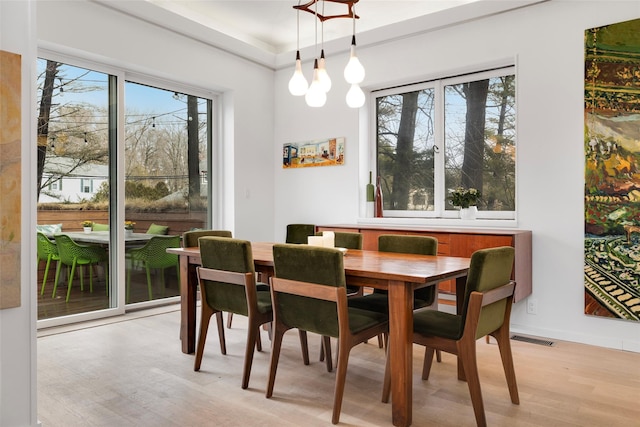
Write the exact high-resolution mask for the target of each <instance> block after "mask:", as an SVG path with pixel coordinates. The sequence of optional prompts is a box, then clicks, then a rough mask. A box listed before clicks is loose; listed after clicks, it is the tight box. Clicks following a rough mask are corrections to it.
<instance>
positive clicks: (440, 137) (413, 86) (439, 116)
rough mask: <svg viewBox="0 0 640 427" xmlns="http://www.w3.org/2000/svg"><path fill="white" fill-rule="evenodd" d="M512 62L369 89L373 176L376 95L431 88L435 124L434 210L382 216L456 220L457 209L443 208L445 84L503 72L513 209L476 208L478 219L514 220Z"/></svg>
mask: <svg viewBox="0 0 640 427" xmlns="http://www.w3.org/2000/svg"><path fill="white" fill-rule="evenodd" d="M516 71H517V68H516V65H515V64H513V63H511V64H505V65H501V66H495V67H491V68H485V69H479V70H478V71H474V72H465V73H462V74H458V75H451V76H445V77H441V78H431V79H429V80H425V81H421V82H414V83H407V84H403V85H396V86H392V87H387V88H381V89H375V90H372V91H371V96H370V99H369V102H370V104H369V106H370V108H369V112H370V114H369V117H370V119H369V132H370V135H371V137H370V138H369V143H368V145H369V165H370V167H369V170H372V171H374V173H375V174H376V176H377V175H378V129H377V122H378V117H377V102H378V98H380V97H384V96H390V95H400V94H403V93H407V92H413V91H419V90H424V89H429V88H433V89H434V92H435V93H434V103H435V105H434V122H435V123H436V125H435V128H434V146H435V147H437V148H436V153H435V155H434V177H433V181H434V209H433V210H432V211H426V210H423V211H419V210H387V209H385V210H384V211H383V217H385V218H390V219H397V220H399V221H403V220H405V219H406V220H412V219H417V220H419V219H425V220H439V219H458V218H459V212H458V211H457V210H451V209H450V210H447V209H446V203H447V201H446V196H447V195H446V194H445V191H446V189H445V153H446V149H445V126H444V120H445V97H444V92H445V87H446V86H451V85H456V84H460V83H465V82H471V81H477V80H483V79H490V78H495V77H500V76H505V75H514V76H515V79H516V81H515V93H516V97H515V109H516V120H515V126H516V129H515V135H516V137H515V140H516V155H515V170H514V177H515V178H514V181H515V182H514V191H515V194H516V196H515V198H516V200H515V210H513V211H486V210H484V211H478V216H477V218H478V219H486V220H512V221H513V220H515V219H516V217H517V207H518V202H517V199H518V196H517V195H518V192H517V188H518V161H517V160H518V156H517V152H518V150H517V141H518V137H517V136H518V130H517V122H518V120H517V111H518V95H517V93H518V77H517V72H516Z"/></svg>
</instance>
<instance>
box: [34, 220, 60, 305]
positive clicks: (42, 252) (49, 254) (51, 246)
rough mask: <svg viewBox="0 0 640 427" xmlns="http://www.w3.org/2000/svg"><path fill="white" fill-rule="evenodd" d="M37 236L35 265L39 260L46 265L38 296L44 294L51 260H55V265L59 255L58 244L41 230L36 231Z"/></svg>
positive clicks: (38, 263)
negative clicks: (36, 259) (36, 260)
mask: <svg viewBox="0 0 640 427" xmlns="http://www.w3.org/2000/svg"><path fill="white" fill-rule="evenodd" d="M37 238H38V262H37V266H39V265H40V261H46V265H45V267H44V275H43V276H42V286H41V287H40V296H42V295H44V287H45V285H46V284H47V276H48V275H49V267H50V266H51V261H56V266H57V263H58V261H60V255H59V254H58V246H57V245H56V244H55V243H53V242H52V241H51V240H49V238H48V237H47V236H46V235H45V234H44V233H41V232H39V231H38V232H37Z"/></svg>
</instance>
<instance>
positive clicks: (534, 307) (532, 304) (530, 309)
mask: <svg viewBox="0 0 640 427" xmlns="http://www.w3.org/2000/svg"><path fill="white" fill-rule="evenodd" d="M527 313H529V314H538V300H537V299H535V298H529V300H528V301H527Z"/></svg>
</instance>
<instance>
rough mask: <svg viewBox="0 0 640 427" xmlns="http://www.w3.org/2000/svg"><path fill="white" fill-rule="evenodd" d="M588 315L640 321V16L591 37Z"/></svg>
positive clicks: (587, 151) (587, 127) (587, 152)
mask: <svg viewBox="0 0 640 427" xmlns="http://www.w3.org/2000/svg"><path fill="white" fill-rule="evenodd" d="M584 100H585V102H584V116H585V129H584V153H585V188H584V191H585V201H584V203H585V240H584V255H585V263H584V285H585V313H586V314H589V315H595V316H604V317H612V318H618V319H626V320H631V321H638V320H640V19H636V20H632V21H626V22H621V23H617V24H612V25H607V26H604V27H598V28H591V29H589V30H587V31H586V32H585V91H584Z"/></svg>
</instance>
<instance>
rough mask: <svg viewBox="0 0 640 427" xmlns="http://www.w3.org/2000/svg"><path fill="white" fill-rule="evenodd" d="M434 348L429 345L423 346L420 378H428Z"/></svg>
mask: <svg viewBox="0 0 640 427" xmlns="http://www.w3.org/2000/svg"><path fill="white" fill-rule="evenodd" d="M433 353H434V350H433V349H432V348H429V347H425V348H424V361H423V362H422V379H423V380H428V379H429V373H430V372H431V364H432V363H433Z"/></svg>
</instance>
